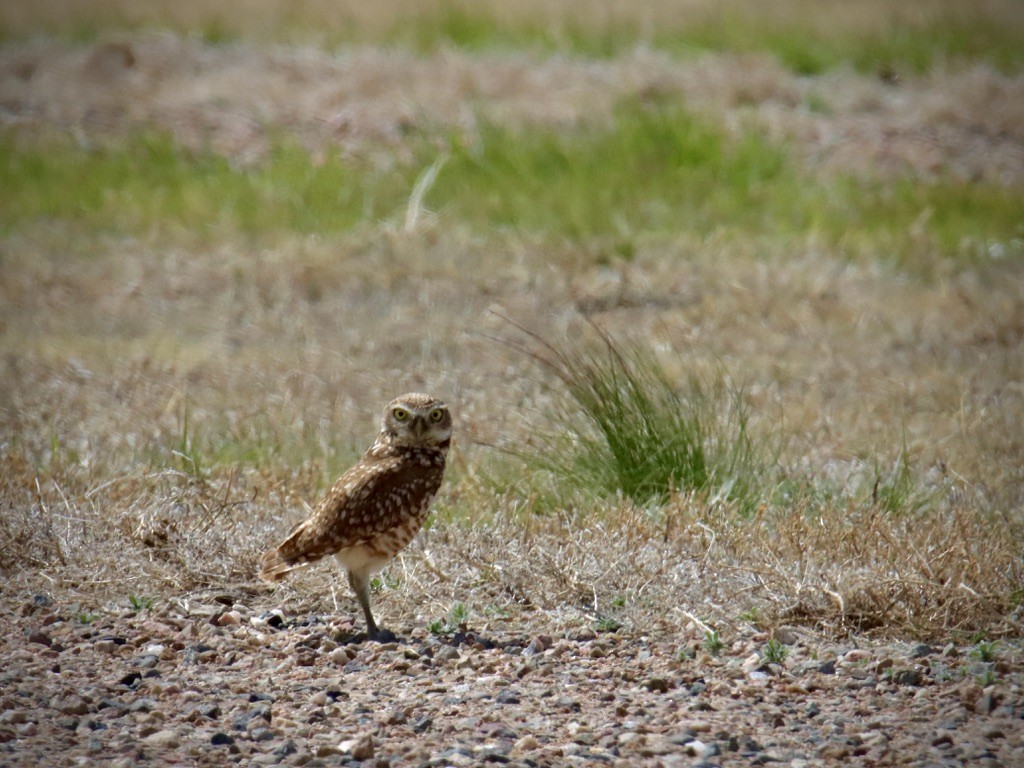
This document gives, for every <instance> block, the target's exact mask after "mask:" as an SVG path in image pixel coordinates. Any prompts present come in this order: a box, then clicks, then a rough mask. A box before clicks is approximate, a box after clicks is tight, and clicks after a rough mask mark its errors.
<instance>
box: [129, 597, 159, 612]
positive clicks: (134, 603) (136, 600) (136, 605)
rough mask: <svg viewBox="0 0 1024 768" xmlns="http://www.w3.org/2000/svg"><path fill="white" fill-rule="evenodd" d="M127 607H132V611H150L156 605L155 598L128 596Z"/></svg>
mask: <svg viewBox="0 0 1024 768" xmlns="http://www.w3.org/2000/svg"><path fill="white" fill-rule="evenodd" d="M128 605H130V606H131V607H132V610H133V611H151V610H153V606H154V605H156V598H155V597H146V596H145V595H128Z"/></svg>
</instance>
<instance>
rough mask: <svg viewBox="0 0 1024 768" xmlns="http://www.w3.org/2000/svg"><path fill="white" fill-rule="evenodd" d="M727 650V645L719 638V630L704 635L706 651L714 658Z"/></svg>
mask: <svg viewBox="0 0 1024 768" xmlns="http://www.w3.org/2000/svg"><path fill="white" fill-rule="evenodd" d="M724 648H725V643H724V642H723V641H722V638H720V637H719V636H718V630H713V631H711V632H705V633H704V650H705V651H707V652H708V653H710V654H711V655H712V656H717V655H718V654H720V653H721V652H722V650H723V649H724Z"/></svg>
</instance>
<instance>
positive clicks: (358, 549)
mask: <svg viewBox="0 0 1024 768" xmlns="http://www.w3.org/2000/svg"><path fill="white" fill-rule="evenodd" d="M451 431H452V420H451V414H450V413H449V411H448V406H447V405H445V403H443V402H442V401H441V400H438V399H437V398H434V397H431V396H429V395H424V394H419V393H410V394H407V395H402V396H401V397H398V398H395V399H394V400H393V401H391V402H390V403H389V404H388V406H387V408H385V409H384V417H383V419H382V423H381V431H380V434H379V435H378V436H377V440H376V442H374V444H373V445H372V446H370V448H369V449H368V450H367V451H366V453H365V454H363V457H362V458H361V459H360V460H359V461H358V462H357V463H356V464H355V466H353V467H352V468H351V469H349V470H348V471H347V472H345V474H343V475H342V476H341V477H340V478H339V479H338V481H337V482H336V483H335V484H334V487H333V488H331V490H330V491H329V492H328V494H327V495H326V496H325V497H324V499H323V500H322V501H321V502H320V503H319V504H318V505H317V507H316V508H315V509H314V510H313V513H312V515H310V517H309V518H308V519H307V520H305V521H304V522H302V523H299V524H298V525H296V526H295V527H294V528H293V529H292V530H291V532H290V533H289V534H288V537H287V538H286V539H285V540H284V541H283V542H281V544H279V545H278V546H277V547H276V548H274V549H272V550H270V551H268V552H267V553H266V554H265V555H264V557H263V563H262V568H261V571H260V575H261V576H262V577H263V578H264V579H268V580H270V581H279V580H281V579H283V578H284V577H285V576H286V575H287V574H288V573H289V572H290V571H292V570H294V569H296V568H299V567H301V566H303V565H305V564H307V563H311V562H315V561H317V560H319V559H321V558H323V557H326V556H327V555H334V556H335V558H337V560H338V562H340V563H341V565H342V566H343V567H344V568H345V570H346V572H347V573H348V581H349V584H350V585H351V587H352V590H353V592H355V594H356V598H357V599H358V600H359V605H360V607H361V608H362V610H363V615H364V616H365V618H366V627H367V631H368V632H369V634H370V636H371V637H377V636H379V635H381V634H383V633H382V631H381V630H380V629H379V628H378V627H377V624H376V623H375V622H374V620H373V614H372V613H371V612H370V576H371V575H372V574H373V573H374V572H376V571H378V570H380V569H381V568H383V567H384V566H385V565H387V563H388V562H390V561H391V560H392V559H393V558H394V557H395V555H397V554H398V553H399V552H401V551H402V550H403V549H404V548H405V547H406V546H407V545H408V544H409V542H410V541H412V538H413V537H414V536H415V535H416V533H417V532H418V531H419V529H420V527H421V526H422V525H423V521H424V520H425V519H426V517H427V513H428V511H429V509H430V503H431V502H432V501H433V499H434V496H435V494H436V493H437V490H438V488H440V486H441V479H442V477H443V475H444V466H445V457H446V455H447V453H448V446H449V444H450V441H451Z"/></svg>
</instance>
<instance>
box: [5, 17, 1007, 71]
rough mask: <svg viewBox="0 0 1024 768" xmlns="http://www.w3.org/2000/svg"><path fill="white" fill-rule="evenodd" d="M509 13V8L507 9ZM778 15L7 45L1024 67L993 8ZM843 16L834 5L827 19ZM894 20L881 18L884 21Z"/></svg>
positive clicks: (20, 30) (346, 27)
mask: <svg viewBox="0 0 1024 768" xmlns="http://www.w3.org/2000/svg"><path fill="white" fill-rule="evenodd" d="M506 10H507V9H506ZM779 10H780V9H775V10H774V11H762V10H761V9H759V8H756V7H753V8H752V7H751V6H749V4H748V5H741V4H737V3H723V4H716V5H711V4H709V5H708V6H705V7H700V6H697V7H695V8H693V9H692V12H690V13H686V14H680V13H673V14H671V15H669V14H666V13H665V12H664V10H662V11H661V12H660V13H659V12H658V10H657V9H654V10H652V11H651V12H650V13H648V12H646V11H645V10H644V9H643V8H642V7H641V8H638V9H637V10H636V11H635V12H634V11H632V10H630V9H624V8H620V9H616V10H611V9H605V12H603V13H599V14H592V15H590V16H585V17H583V16H579V15H574V14H573V13H572V12H571V11H559V10H558V9H555V10H554V11H553V12H551V13H548V14H541V15H538V14H531V13H529V12H522V11H520V12H516V11H513V12H511V13H508V12H505V13H495V11H494V9H493V7H489V6H488V4H487V3H482V4H481V3H475V4H471V3H467V2H449V3H439V4H433V5H431V4H427V5H426V6H420V7H416V6H415V5H413V6H412V7H401V8H400V7H394V8H391V9H388V8H382V9H381V11H380V13H379V14H377V15H376V16H374V15H367V14H365V13H362V14H360V13H356V14H350V13H348V12H346V11H345V10H343V9H340V8H339V9H337V10H336V12H334V13H324V12H323V9H320V10H317V9H315V8H311V9H305V8H304V7H303V4H298V5H296V6H294V7H292V6H284V7H282V8H279V9H277V12H276V13H274V14H273V16H272V17H270V18H267V19H264V20H262V22H261V23H254V22H253V21H252V20H251V19H237V18H232V17H231V16H230V15H229V14H227V13H225V12H224V11H223V10H217V9H213V10H211V9H207V10H202V9H192V11H191V12H184V13H179V14H168V13H167V12H165V11H161V9H160V8H159V7H158V6H156V7H154V8H152V9H150V10H148V11H147V10H145V9H142V10H139V9H137V8H135V9H132V11H131V12H130V13H125V12H124V11H122V10H119V9H118V8H117V7H116V4H115V7H108V8H105V9H103V11H102V12H99V13H98V12H97V11H96V9H92V12H91V13H81V14H76V13H75V12H74V11H73V10H72V11H70V12H69V10H68V9H64V12H62V13H59V14H54V13H52V12H51V13H50V14H46V13H45V12H44V14H43V16H42V17H41V18H40V19H39V20H38V21H36V23H34V24H32V25H29V26H24V27H23V26H21V25H18V24H14V23H12V22H7V21H5V20H4V19H3V18H2V17H0V41H5V40H18V39H23V38H25V37H29V36H32V35H37V34H39V33H41V32H45V33H48V34H51V35H57V36H61V37H64V38H66V39H70V40H74V41H77V42H91V41H93V40H96V39H99V38H101V37H103V36H104V35H106V34H109V33H110V31H111V30H118V29H119V30H132V31H142V30H153V29H161V28H164V29H167V28H169V29H172V30H174V31H176V32H178V33H181V34H189V35H197V36H199V37H200V38H202V39H203V40H205V41H207V42H209V43H213V44H221V43H226V42H232V41H237V40H244V39H247V38H255V39H257V40H270V41H274V42H278V43H307V44H308V43H315V44H319V45H322V46H324V47H327V48H340V47H342V46H346V45H351V44H378V45H380V44H383V45H389V46H395V47H400V48H405V49H409V50H412V51H414V52H417V53H420V54H430V53H433V52H435V51H437V50H440V49H444V48H459V49H462V50H468V51H494V50H499V51H524V50H525V51H530V52H534V53H537V54H540V55H549V54H552V53H562V54H572V55H578V56H587V57H595V58H611V57H615V56H620V55H623V54H626V53H629V52H630V51H632V50H633V49H634V48H635V47H636V46H637V45H638V44H643V45H647V46H650V47H652V48H656V49H658V50H661V51H666V52H668V53H670V54H672V55H675V56H691V55H694V54H697V53H700V52H703V51H725V52H738V53H768V54H771V55H774V56H775V57H776V58H778V59H779V61H781V62H782V63H783V64H784V65H785V66H787V67H788V68H790V69H792V70H793V71H795V72H799V73H803V74H817V73H821V72H824V71H827V70H830V69H833V68H836V67H841V66H846V65H849V64H852V65H853V66H854V67H855V68H857V69H858V70H859V71H862V72H870V73H880V74H899V73H921V72H925V71H927V70H928V69H929V68H930V67H933V66H936V65H941V64H944V63H954V64H960V63H963V62H977V61H983V62H987V63H989V64H990V65H992V66H995V67H998V68H1000V69H1002V70H1004V71H1006V72H1018V71H1020V70H1021V68H1022V66H1024V55H1022V53H1021V46H1020V40H1021V36H1022V35H1024V14H1014V13H1013V12H1012V11H1011V12H1006V11H1005V10H1004V11H1001V10H1000V9H991V10H989V11H988V12H985V11H984V10H982V9H975V10H974V12H969V11H964V10H962V9H960V8H957V7H956V6H955V5H953V4H945V5H938V6H936V7H934V8H933V9H931V11H930V12H929V13H927V14H913V13H906V12H900V10H899V9H884V8H883V9H881V10H880V9H878V8H877V7H876V8H874V9H870V10H868V11H867V12H868V13H871V14H875V15H876V18H874V19H872V20H871V21H869V22H867V23H865V24H863V25H852V26H851V25H846V24H843V23H842V22H841V17H840V20H839V21H838V22H837V23H834V24H825V23H822V21H821V19H820V18H818V17H817V16H808V15H807V14H802V13H800V12H799V11H798V10H796V9H794V8H793V7H787V8H783V9H781V11H782V12H778V11H779ZM830 12H832V9H830V8H828V7H827V6H826V7H824V8H823V9H822V10H821V13H820V14H818V15H821V14H828V13H830ZM878 14H882V16H881V17H877V15H878Z"/></svg>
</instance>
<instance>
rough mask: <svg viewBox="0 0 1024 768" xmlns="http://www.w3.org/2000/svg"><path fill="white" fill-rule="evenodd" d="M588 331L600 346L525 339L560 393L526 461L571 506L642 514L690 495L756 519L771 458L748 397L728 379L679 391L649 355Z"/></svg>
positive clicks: (596, 330) (641, 348)
mask: <svg viewBox="0 0 1024 768" xmlns="http://www.w3.org/2000/svg"><path fill="white" fill-rule="evenodd" d="M590 327H591V329H592V330H593V331H594V336H595V337H596V338H595V339H594V340H591V341H590V342H585V343H583V344H580V345H576V346H572V347H556V346H555V345H554V344H552V343H550V342H548V341H546V340H544V339H543V338H541V337H540V336H538V335H536V334H532V333H529V332H527V335H528V337H529V338H530V339H531V341H532V343H533V344H534V345H535V347H534V348H530V349H526V350H524V351H526V353H527V354H528V355H529V356H530V357H531V358H532V359H533V360H535V361H536V362H537V363H539V364H540V365H541V366H542V367H543V368H544V369H546V370H547V371H548V372H549V373H552V374H553V375H554V378H555V380H556V381H557V382H558V384H560V385H561V390H560V391H559V392H557V393H556V398H557V402H558V403H559V406H558V408H557V410H556V411H555V412H554V414H553V420H554V421H553V426H552V428H551V429H549V430H547V431H542V432H541V433H540V438H539V443H538V444H537V445H536V446H534V447H532V448H531V449H528V450H527V451H524V452H521V454H520V455H521V457H522V458H524V459H525V460H526V461H527V463H528V464H530V465H532V466H534V467H536V468H537V469H539V470H542V471H544V472H546V473H548V474H549V475H550V476H551V477H552V478H553V480H554V482H555V484H556V485H557V486H558V487H559V488H560V489H561V495H563V496H564V497H567V498H576V499H587V498H593V496H595V495H596V496H598V497H606V498H614V497H616V496H620V495H621V496H625V497H627V498H629V499H631V500H632V501H633V502H634V503H636V504H638V505H641V506H643V505H648V504H652V503H654V504H657V503H660V502H663V501H665V500H666V499H667V498H668V497H669V495H671V494H672V493H673V492H677V491H679V492H690V491H693V492H697V493H702V494H708V495H717V496H720V497H723V498H727V499H729V500H731V501H733V502H735V503H736V504H737V505H738V507H739V508H740V509H741V510H743V511H749V510H750V509H752V508H753V506H754V504H755V503H756V500H757V499H758V497H759V495H760V493H761V491H762V489H761V488H760V485H759V483H760V480H761V479H762V478H764V477H765V476H766V474H767V473H768V471H769V468H770V467H771V465H772V464H773V462H774V456H773V453H772V448H771V446H769V445H768V444H767V443H766V442H762V441H760V440H758V439H755V438H754V437H753V436H752V435H751V433H750V432H749V430H748V420H749V415H750V414H749V406H748V405H747V403H746V401H745V399H744V397H743V393H742V391H741V390H740V389H738V388H736V387H735V386H734V385H732V384H730V383H729V382H728V381H727V380H726V379H725V378H724V377H723V378H721V379H719V380H717V381H714V382H712V383H711V384H708V383H705V382H702V381H701V380H699V379H698V378H696V377H693V378H691V380H690V381H689V382H688V383H687V386H686V388H685V390H680V389H679V388H678V387H677V386H676V384H675V383H674V382H672V381H671V380H670V378H669V376H668V375H667V374H666V372H665V370H664V369H663V368H662V366H661V364H660V363H659V362H658V360H657V358H656V357H655V355H654V353H653V352H652V351H651V350H650V348H648V347H646V346H644V345H639V344H635V345H631V346H628V347H627V346H624V345H622V344H620V343H619V342H617V341H615V340H614V339H613V338H612V337H611V336H610V335H608V334H607V333H606V332H605V331H603V330H602V329H601V328H599V327H598V326H597V325H596V324H593V323H592V324H591V326H590ZM524 332H525V329H524Z"/></svg>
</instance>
